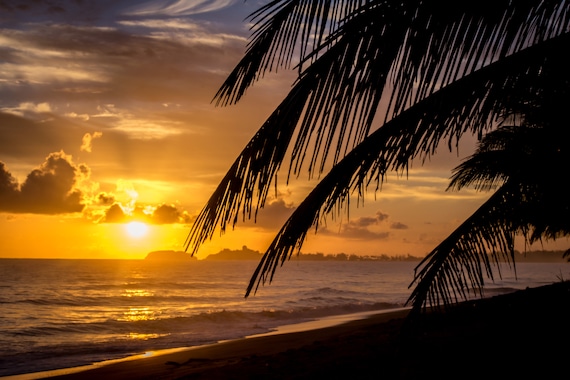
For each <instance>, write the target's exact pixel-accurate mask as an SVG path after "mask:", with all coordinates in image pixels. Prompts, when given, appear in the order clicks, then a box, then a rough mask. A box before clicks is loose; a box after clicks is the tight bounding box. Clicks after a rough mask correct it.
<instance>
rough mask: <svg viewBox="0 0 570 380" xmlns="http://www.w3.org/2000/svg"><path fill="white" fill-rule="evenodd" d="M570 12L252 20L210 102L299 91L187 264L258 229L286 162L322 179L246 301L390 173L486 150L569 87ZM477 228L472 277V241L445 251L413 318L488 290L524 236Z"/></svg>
mask: <svg viewBox="0 0 570 380" xmlns="http://www.w3.org/2000/svg"><path fill="white" fill-rule="evenodd" d="M444 5H445V8H444ZM569 10H570V9H569V4H568V2H567V1H506V0H493V1H478V2H463V1H462V2H453V3H447V2H446V3H445V4H444V3H443V2H440V1H425V0H422V1H420V0H408V1H399V2H394V1H388V0H382V1H381V0H360V1H334V0H329V1H324V0H323V1H312V0H288V1H286V0H276V1H272V2H270V3H268V4H267V5H265V6H263V7H262V8H260V9H259V10H258V11H257V12H255V13H253V14H252V15H251V21H252V22H253V24H254V29H253V33H252V39H251V41H250V43H249V45H248V49H247V51H246V53H245V55H244V57H243V59H242V60H241V61H240V62H239V63H238V65H237V66H236V67H235V69H234V70H233V71H232V72H231V73H230V75H229V76H228V78H227V79H226V81H225V82H224V84H223V85H222V86H221V88H220V89H219V91H218V93H217V94H216V95H215V98H214V100H215V102H216V104H217V105H223V106H225V105H230V104H234V103H236V102H238V101H239V100H240V99H241V98H242V96H244V94H245V92H246V90H247V89H248V88H249V87H250V86H252V85H253V84H254V83H255V82H256V81H257V80H259V79H260V78H261V77H263V75H264V74H265V73H266V72H269V71H273V70H277V69H278V68H280V67H285V68H295V69H296V70H298V77H297V80H296V81H295V83H294V85H293V87H292V89H291V91H290V92H289V94H288V95H287V96H286V97H285V99H284V100H283V101H282V103H281V104H280V105H279V106H278V107H277V108H276V109H275V111H274V112H273V113H272V114H271V115H270V116H269V118H268V119H267V120H266V121H265V123H264V124H263V125H262V126H261V128H260V129H259V130H258V132H257V133H256V134H255V136H253V138H252V139H251V140H250V142H249V143H248V144H247V145H246V147H245V148H244V149H243V151H242V152H241V154H240V155H239V157H238V158H237V159H236V161H235V162H234V164H233V165H232V167H231V168H230V169H229V171H228V173H227V174H226V175H225V177H224V178H223V179H222V181H221V183H220V184H219V186H218V188H217V189H216V190H215V192H214V193H213V194H212V196H211V198H210V199H209V200H208V202H207V204H206V205H205V207H204V208H203V210H202V211H201V213H200V215H199V216H198V218H197V220H196V222H195V223H194V225H193V226H192V228H191V230H190V233H189V235H188V239H187V241H186V250H190V251H191V252H192V253H195V252H196V251H197V250H198V248H199V246H200V245H201V244H202V243H203V242H204V241H206V240H208V239H210V238H211V237H212V234H213V233H214V231H215V230H216V229H217V228H220V231H221V232H222V233H223V232H224V231H225V230H226V228H227V227H228V226H232V227H234V226H235V225H236V223H237V222H238V221H239V220H240V219H249V218H255V216H256V214H257V212H258V210H259V209H260V208H262V207H263V206H264V203H265V200H266V198H267V195H268V191H269V189H270V188H271V185H272V184H273V183H274V180H275V176H276V174H277V172H278V170H279V169H280V168H281V165H282V163H283V162H284V161H285V157H286V153H287V152H288V149H289V150H290V159H289V169H288V176H291V175H299V173H301V171H303V170H305V169H306V170H307V171H308V173H309V176H315V175H322V174H326V175H324V176H323V177H322V179H321V180H320V181H319V183H318V184H317V185H316V186H315V188H314V189H313V191H312V192H311V193H310V194H309V195H308V196H307V198H306V199H305V200H304V201H303V202H302V203H301V204H300V205H299V206H298V207H297V208H296V210H295V212H294V213H293V214H292V215H291V217H290V218H289V220H288V221H287V222H286V223H285V224H284V226H283V227H282V228H281V230H280V231H279V232H278V234H277V236H276V237H275V239H274V240H273V242H272V243H271V245H270V246H269V248H268V249H267V251H266V252H265V254H264V256H263V259H262V260H261V262H260V264H259V266H258V267H257V269H256V271H255V273H254V274H253V277H252V279H251V282H250V284H249V287H248V289H247V293H246V296H247V295H249V294H250V292H252V291H255V290H256V289H257V287H258V286H259V285H260V284H262V283H265V282H266V281H271V279H272V278H273V275H274V273H275V270H276V269H277V267H278V266H280V265H282V264H283V263H284V262H285V261H287V260H288V259H289V258H290V257H291V255H292V254H293V253H294V252H295V251H298V250H300V248H301V246H302V244H303V241H304V239H305V236H306V233H307V231H308V230H309V229H311V228H313V227H314V228H318V225H319V222H320V221H321V220H322V218H324V217H325V216H326V215H329V214H334V213H337V212H339V210H340V209H341V208H342V206H346V205H347V203H348V202H349V200H350V196H351V195H352V194H354V193H356V196H358V197H359V196H361V195H362V194H363V193H364V191H366V189H368V188H369V187H374V188H375V190H379V188H380V185H381V184H382V182H383V181H384V179H385V176H386V175H387V173H389V172H393V171H395V172H402V171H406V170H407V168H408V165H409V163H410V162H411V160H413V159H415V158H419V159H424V160H425V159H427V158H429V157H430V156H431V155H433V154H435V153H436V150H437V148H438V147H439V146H440V144H442V143H443V144H446V143H447V145H448V147H449V149H453V148H454V147H455V146H456V144H458V141H459V140H460V139H461V137H462V136H464V135H465V134H469V135H476V136H478V137H482V136H483V135H484V134H485V133H487V132H489V131H491V130H493V129H494V128H496V127H497V125H499V124H501V123H503V121H504V120H505V119H506V118H508V117H513V116H515V115H517V112H520V111H521V109H520V108H521V104H524V102H527V101H532V100H533V99H535V98H536V97H537V96H538V94H541V93H542V92H543V91H544V90H547V88H546V87H545V86H547V85H549V84H548V83H547V81H541V80H539V79H540V78H542V77H544V76H545V75H547V74H548V73H550V72H553V71H555V70H558V72H557V73H558V74H559V75H560V76H561V77H560V79H561V80H566V79H567V78H568V75H569V74H568V73H567V72H564V71H563V70H559V69H560V67H562V66H563V65H560V62H565V63H566V65H567V63H568V61H567V60H566V58H565V57H564V56H565V52H566V50H567V48H568V46H570V45H569V42H570V34H569V33H568V32H569V28H570V24H569V23H570V12H569ZM541 86H542V87H541ZM503 124H504V123H503ZM559 128H560V127H559ZM327 165H330V166H331V168H330V169H327V167H328V166H327ZM473 168H475V166H473ZM327 170H328V171H327ZM325 171H326V173H325ZM459 172H460V173H466V171H465V170H459ZM509 174H512V173H509ZM460 177H461V176H460ZM461 178H463V177H461ZM466 178H467V177H466ZM497 178H498V179H499V178H500V176H499V177H497ZM515 181H516V178H515V177H513V178H512V183H514V182H515ZM471 182H474V181H471ZM475 182H476V181H475ZM508 182H509V181H507V182H506V183H505V185H506V184H507V183H508ZM453 183H454V186H458V187H461V186H463V185H464V183H462V182H461V181H460V180H459V179H457V180H455V181H454V182H453ZM467 183H469V181H467V182H465V185H466V184H467ZM503 188H504V186H503V187H501V188H500V189H503ZM501 192H502V191H501V190H498V191H497V193H498V195H497V194H495V195H494V196H493V197H497V198H498V197H500V194H501ZM493 197H492V198H493ZM495 202H498V201H495ZM498 204H501V203H498ZM470 220H472V221H473V224H472V225H470V227H469V228H467V230H469V231H471V235H470V236H474V237H475V238H476V239H477V240H475V241H474V243H473V245H472V246H473V247H475V248H473V250H472V252H477V253H478V254H479V256H477V255H475V256H473V255H471V256H469V255H468V256H466V257H467V258H468V259H470V258H473V257H475V258H476V260H475V261H474V264H472V265H464V266H462V267H461V266H457V265H456V264H457V263H462V262H463V261H462V260H466V259H465V258H463V256H461V255H459V254H458V253H457V252H459V250H460V249H461V248H464V246H465V244H463V246H462V245H461V244H459V242H460V241H463V240H465V239H466V238H467V235H461V236H456V235H453V236H455V238H454V239H455V240H453V241H450V243H449V244H450V245H449V247H451V248H453V247H456V248H457V249H451V248H447V247H444V248H445V249H442V248H441V247H442V245H440V246H438V248H441V249H439V250H438V249H437V248H436V250H434V252H432V254H430V256H428V258H426V260H425V261H424V262H422V265H423V267H419V268H418V272H417V273H418V274H417V275H416V277H415V279H414V281H415V282H416V283H417V286H416V289H415V290H414V292H413V294H412V297H411V298H410V300H411V301H412V302H413V305H414V306H415V307H416V308H420V307H421V306H422V305H426V304H427V303H429V302H436V303H438V302H440V301H443V302H444V303H445V302H448V301H450V300H452V297H451V295H454V294H458V293H459V294H463V293H462V292H464V287H465V285H466V282H465V281H464V279H465V278H467V279H469V281H470V282H468V283H467V285H469V284H471V285H475V286H478V285H481V284H482V282H481V281H479V278H480V274H481V270H482V267H483V268H488V263H487V262H486V261H485V260H486V259H485V258H487V257H488V256H487V255H482V254H481V253H482V252H484V250H485V248H491V251H492V252H497V251H501V252H505V254H507V255H508V253H509V252H511V251H512V233H513V232H517V231H522V232H525V230H524V229H522V230H521V228H515V227H516V225H513V226H510V225H508V224H507V227H505V226H503V225H502V224H501V223H507V220H506V219H500V218H496V220H495V223H494V224H492V227H494V226H495V225H497V224H499V225H501V226H500V227H503V228H502V229H499V231H502V232H503V233H502V234H499V235H497V236H489V235H487V234H485V233H479V234H477V233H475V232H473V231H475V230H474V228H475V227H476V226H478V225H479V224H477V223H483V224H484V222H485V220H484V219H479V220H478V221H477V220H476V219H474V217H471V218H470ZM546 222H548V221H547V220H546ZM484 228H485V227H483V229H484ZM458 230H460V229H458ZM547 230H548V229H546V230H543V232H542V234H545V233H546V231H547ZM456 232H457V231H456ZM534 232H535V233H538V234H539V235H541V233H540V229H535V230H534ZM457 234H461V231H459V232H457ZM462 238H463V240H461V239H462ZM446 241H449V238H448V239H446ZM442 244H443V243H442ZM453 244H455V245H453ZM438 252H442V253H438ZM445 252H447V253H445ZM472 256H473V257H472ZM491 256H492V257H496V253H495V256H493V255H491ZM477 258H478V259H477ZM481 258H482V259H481ZM482 260H483V261H482Z"/></svg>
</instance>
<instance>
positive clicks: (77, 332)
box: [0, 258, 570, 377]
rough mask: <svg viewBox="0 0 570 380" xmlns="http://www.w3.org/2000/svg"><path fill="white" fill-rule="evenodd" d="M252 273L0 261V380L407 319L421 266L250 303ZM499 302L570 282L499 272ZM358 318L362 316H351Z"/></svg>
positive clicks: (344, 276) (343, 267) (555, 272)
mask: <svg viewBox="0 0 570 380" xmlns="http://www.w3.org/2000/svg"><path fill="white" fill-rule="evenodd" d="M256 265H257V262H256V261H250V260H242V261H237V260H236V261H231V260H230V261H217V260H216V261H214V260H200V261H188V262H155V261H149V260H58V259H53V260H43V259H41V260H40V259H0V376H1V377H4V376H10V375H17V374H24V373H34V372H40V371H47V370H53V369H58V368H69V367H75V366H82V365H88V364H91V363H96V362H102V361H107V360H114V359H121V358H125V357H129V356H132V355H138V354H144V353H148V352H153V351H156V350H163V349H171V348H177V347H189V346H196V345H203V344H209V343H214V342H218V341H221V340H229V339H236V338H240V337H245V336H251V335H256V334H262V333H267V332H270V331H272V330H274V329H276V328H277V327H279V326H285V325H292V324H296V323H301V322H306V321H311V320H316V319H321V318H325V317H330V316H334V315H347V314H353V313H366V312H375V311H378V312H380V311H382V310H388V309H395V308H401V307H404V303H405V301H406V300H407V298H408V296H409V295H410V292H411V290H410V289H408V286H409V284H410V281H411V280H412V276H413V270H414V268H415V266H416V265H417V262H381V261H355V262H351V261H347V262H338V261H298V260H295V259H294V258H293V259H292V260H291V261H289V262H287V263H286V264H285V265H284V266H283V267H281V268H279V269H278V270H277V272H276V276H275V278H274V281H273V283H272V284H271V285H265V286H260V288H259V290H258V292H257V294H256V295H252V296H250V297H249V298H247V299H246V298H244V294H245V289H246V286H247V283H248V281H249V278H250V276H251V274H252V273H253V270H254V268H255V267H256ZM502 275H503V278H502V279H498V278H497V279H496V280H495V282H494V283H490V284H489V285H488V287H487V289H486V292H485V295H486V296H492V295H495V294H500V293H507V292H511V291H514V290H517V289H524V288H526V287H536V286H541V285H545V284H550V283H553V282H557V281H560V280H561V279H565V280H567V279H568V278H570V265H569V264H567V263H519V264H517V278H516V279H515V277H514V273H513V272H512V271H510V270H509V269H508V268H503V270H502ZM355 315H359V314H355Z"/></svg>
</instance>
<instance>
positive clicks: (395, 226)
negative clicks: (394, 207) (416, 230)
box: [390, 222, 408, 230]
mask: <svg viewBox="0 0 570 380" xmlns="http://www.w3.org/2000/svg"><path fill="white" fill-rule="evenodd" d="M390 228H391V229H393V230H407V229H408V226H407V225H406V224H404V223H400V222H394V223H392V224H390Z"/></svg>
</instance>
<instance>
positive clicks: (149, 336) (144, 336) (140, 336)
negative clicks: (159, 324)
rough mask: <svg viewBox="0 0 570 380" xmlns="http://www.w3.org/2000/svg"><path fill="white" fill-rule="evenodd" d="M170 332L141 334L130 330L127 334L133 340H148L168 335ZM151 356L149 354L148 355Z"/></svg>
mask: <svg viewBox="0 0 570 380" xmlns="http://www.w3.org/2000/svg"><path fill="white" fill-rule="evenodd" d="M168 335H170V334H142V333H136V332H132V333H129V335H127V338H128V339H133V340H149V339H156V338H160V337H163V336H168ZM148 356H151V355H148Z"/></svg>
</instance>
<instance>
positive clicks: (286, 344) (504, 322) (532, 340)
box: [50, 282, 570, 380]
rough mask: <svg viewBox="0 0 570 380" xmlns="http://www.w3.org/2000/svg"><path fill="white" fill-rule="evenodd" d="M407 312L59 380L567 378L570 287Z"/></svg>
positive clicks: (109, 367) (215, 346) (561, 285)
mask: <svg viewBox="0 0 570 380" xmlns="http://www.w3.org/2000/svg"><path fill="white" fill-rule="evenodd" d="M407 314H408V311H407V310H399V311H394V312H390V313H385V314H378V315H374V316H370V317H367V318H365V319H361V320H356V321H351V322H347V323H343V324H340V325H336V326H332V327H325V328H317V329H315V328H312V329H309V330H306V331H300V332H285V333H280V334H275V335H268V336H260V337H253V338H246V339H238V340H233V341H228V342H223V343H218V344H212V345H208V346H200V347H196V348H192V349H188V350H183V351H177V352H170V353H167V354H164V355H158V356H151V357H142V358H138V359H135V360H129V361H121V362H116V363H113V364H108V365H104V366H91V367H89V368H90V369H88V370H86V371H81V372H75V373H69V374H67V375H58V376H52V377H50V378H51V379H67V380H72V379H82V380H91V379H105V380H114V379H121V380H125V379H317V378H318V379H322V378H329V379H419V378H423V379H425V378H439V379H442V378H445V379H452V378H453V379H482V378H485V379H495V378H501V379H510V378H541V379H548V378H554V379H557V378H567V376H568V374H569V373H570V369H569V368H568V364H567V363H568V360H569V354H570V350H569V349H568V346H569V343H570V283H569V282H563V283H556V284H552V285H548V286H543V287H540V288H534V289H526V290H521V291H518V292H515V293H512V294H507V295H501V296H496V297H491V298H487V299H483V300H476V301H469V302H463V303H461V304H458V305H455V306H454V307H452V308H450V309H448V310H446V311H445V312H433V313H430V314H428V315H424V316H423V317H422V318H421V319H417V320H416V319H413V320H412V319H409V318H406V316H407Z"/></svg>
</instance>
